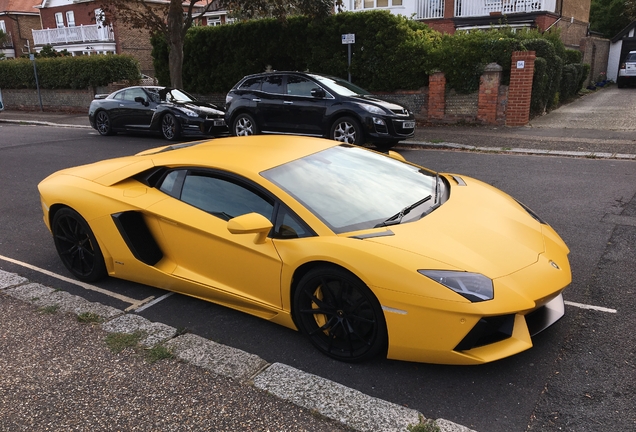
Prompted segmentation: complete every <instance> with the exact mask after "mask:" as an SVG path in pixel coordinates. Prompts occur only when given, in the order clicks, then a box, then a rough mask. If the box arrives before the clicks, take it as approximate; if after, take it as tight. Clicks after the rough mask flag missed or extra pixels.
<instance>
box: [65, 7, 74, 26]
mask: <svg viewBox="0 0 636 432" xmlns="http://www.w3.org/2000/svg"><path fill="white" fill-rule="evenodd" d="M66 26H67V27H75V12H73V11H66Z"/></svg>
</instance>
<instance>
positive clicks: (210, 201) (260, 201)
mask: <svg viewBox="0 0 636 432" xmlns="http://www.w3.org/2000/svg"><path fill="white" fill-rule="evenodd" d="M181 200H182V201H184V202H186V203H188V204H190V205H193V206H195V207H197V208H200V209H201V210H204V211H206V212H208V213H211V214H213V215H215V216H218V217H220V218H221V219H224V220H230V219H232V218H234V217H236V216H240V215H244V214H247V213H252V212H256V213H259V214H262V215H263V216H265V217H266V218H267V219H269V220H272V211H273V210H274V206H273V204H272V203H270V202H269V201H268V200H266V199H265V198H264V197H262V196H261V195H259V194H257V193H255V192H253V191H252V190H250V189H247V188H245V187H244V186H242V185H240V184H237V183H234V182H232V181H229V180H227V179H223V178H219V177H213V176H209V175H205V174H198V173H190V174H188V175H187V176H186V178H185V181H184V183H183V190H182V192H181Z"/></svg>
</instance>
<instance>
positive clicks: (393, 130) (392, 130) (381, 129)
mask: <svg viewBox="0 0 636 432" xmlns="http://www.w3.org/2000/svg"><path fill="white" fill-rule="evenodd" d="M363 123H364V130H365V135H366V139H367V141H369V142H376V143H379V142H395V141H402V140H405V139H409V138H413V137H414V136H415V118H414V117H412V116H409V117H404V118H395V117H385V116H367V117H365V118H364V121H363Z"/></svg>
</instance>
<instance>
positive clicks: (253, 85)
mask: <svg viewBox="0 0 636 432" xmlns="http://www.w3.org/2000/svg"><path fill="white" fill-rule="evenodd" d="M239 89H240V90H260V89H261V77H258V78H248V79H246V80H245V81H243V83H242V84H241V85H240V86H239Z"/></svg>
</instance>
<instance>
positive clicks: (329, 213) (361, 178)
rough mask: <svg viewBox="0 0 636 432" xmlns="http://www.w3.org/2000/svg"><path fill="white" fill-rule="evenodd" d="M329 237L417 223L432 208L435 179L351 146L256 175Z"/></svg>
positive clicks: (434, 175)
mask: <svg viewBox="0 0 636 432" xmlns="http://www.w3.org/2000/svg"><path fill="white" fill-rule="evenodd" d="M261 175H262V176H263V177H265V178H266V179H268V180H269V181H271V182H273V183H274V184H276V185H277V186H279V187H280V188H282V189H283V190H285V191H286V192H287V193H289V194H290V195H291V196H293V197H294V198H295V199H296V200H297V201H298V202H300V203H301V204H303V205H304V206H305V207H306V208H307V209H308V210H310V211H311V212H312V213H313V214H314V215H316V216H317V217H318V218H320V220H322V221H323V222H324V223H325V224H326V225H327V226H329V227H330V228H331V229H332V230H333V231H334V232H335V233H343V232H349V231H355V230H361V229H369V228H373V227H375V226H376V225H381V224H382V223H383V222H385V221H386V220H387V219H389V218H391V217H393V216H394V215H396V214H400V212H402V211H403V210H405V209H407V208H409V207H411V206H413V204H415V203H418V202H421V203H419V204H418V206H417V208H413V211H408V212H407V213H408V214H406V213H405V214H404V215H403V216H404V217H403V218H402V219H401V222H402V223H405V222H409V221H413V220H417V219H419V218H420V217H421V216H422V215H423V214H424V213H426V212H427V211H428V210H430V209H431V208H432V206H434V205H435V202H434V201H435V200H433V199H426V198H427V197H429V196H431V195H432V196H435V193H436V183H437V176H436V174H435V173H432V172H429V171H425V170H423V169H421V168H419V167H416V166H414V165H410V164H408V163H404V162H401V161H399V160H396V159H393V158H390V157H387V156H383V155H381V154H378V153H375V152H372V151H369V150H365V149H362V148H360V147H355V146H346V145H342V146H338V147H332V148H329V149H327V150H323V151H321V152H318V153H315V154H312V155H309V156H305V157H303V158H301V159H297V160H294V161H292V162H289V163H286V164H284V165H281V166H278V167H276V168H272V169H269V170H267V171H264V172H262V173H261Z"/></svg>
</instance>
